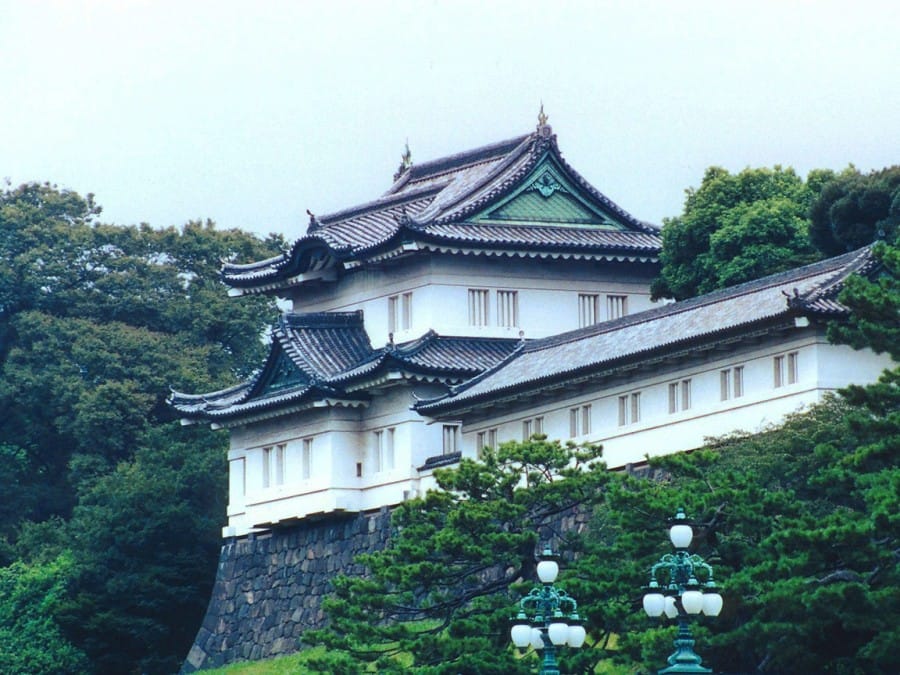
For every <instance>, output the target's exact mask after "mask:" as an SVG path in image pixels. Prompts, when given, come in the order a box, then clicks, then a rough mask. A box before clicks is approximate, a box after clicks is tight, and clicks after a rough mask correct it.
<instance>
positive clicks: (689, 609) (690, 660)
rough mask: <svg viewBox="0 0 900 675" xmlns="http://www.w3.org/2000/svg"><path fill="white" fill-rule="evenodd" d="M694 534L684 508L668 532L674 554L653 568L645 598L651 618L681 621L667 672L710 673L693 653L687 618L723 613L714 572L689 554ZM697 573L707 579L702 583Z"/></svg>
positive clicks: (664, 557) (696, 556)
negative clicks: (660, 617)
mask: <svg viewBox="0 0 900 675" xmlns="http://www.w3.org/2000/svg"><path fill="white" fill-rule="evenodd" d="M693 538H694V531H693V530H692V529H691V526H690V525H689V524H688V520H687V517H686V516H685V515H684V511H683V510H682V509H678V513H677V514H676V515H675V524H674V525H672V527H671V529H670V530H669V539H671V541H672V545H673V546H674V547H675V553H667V554H665V555H664V556H663V557H662V558H660V559H659V562H658V563H656V564H655V565H654V566H653V567H652V568H651V569H650V583H649V585H648V589H649V592H648V593H647V594H646V595H645V596H644V611H645V612H647V614H648V615H649V616H652V617H657V616H666V617H668V618H670V619H678V633H677V635H676V636H675V651H674V652H673V653H672V655H671V656H669V667H668V668H663V669H662V670H660V671H659V675H663V674H664V673H711V672H712V669H710V668H705V667H704V666H702V665H700V664H701V661H702V659H701V658H700V656H699V655H698V654H697V653H695V652H694V638H693V636H692V635H691V629H690V626H689V625H688V617H690V616H696V615H698V614H700V613H703V614H706V615H707V616H718V615H719V612H720V611H721V610H722V596H721V595H719V593H718V592H716V584H715V582H714V581H713V569H712V567H710V566H709V565H708V564H707V563H706V562H705V561H704V560H703V558H701V557H700V556H699V555H696V554H691V553H688V550H687V549H688V546H690V545H691V540H692V539H693ZM698 572H699V573H700V576H701V577H702V578H703V579H704V583H703V584H701V583H700V581H699V580H698V579H697V576H698Z"/></svg>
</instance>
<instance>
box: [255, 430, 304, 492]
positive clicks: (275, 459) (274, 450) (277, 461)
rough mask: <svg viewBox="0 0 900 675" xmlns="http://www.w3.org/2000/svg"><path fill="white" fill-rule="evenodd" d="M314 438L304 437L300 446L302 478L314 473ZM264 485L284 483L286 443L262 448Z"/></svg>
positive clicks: (266, 486) (270, 485)
mask: <svg viewBox="0 0 900 675" xmlns="http://www.w3.org/2000/svg"><path fill="white" fill-rule="evenodd" d="M312 449H313V439H311V438H304V439H303V443H302V445H301V447H300V478H301V479H303V480H306V479H307V478H309V477H310V476H311V475H312ZM262 460H263V466H262V486H263V487H264V488H269V487H277V486H279V485H284V477H285V473H286V469H287V446H286V445H285V444H284V443H280V444H278V445H271V446H268V447H265V448H263V449H262Z"/></svg>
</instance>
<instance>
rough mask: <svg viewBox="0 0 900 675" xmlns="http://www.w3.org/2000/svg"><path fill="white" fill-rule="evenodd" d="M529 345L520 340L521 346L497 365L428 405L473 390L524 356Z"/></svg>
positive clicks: (450, 388)
mask: <svg viewBox="0 0 900 675" xmlns="http://www.w3.org/2000/svg"><path fill="white" fill-rule="evenodd" d="M527 344H528V342H527V341H525V340H519V344H517V345H516V347H515V349H513V350H512V351H511V352H510V353H509V354H507V355H506V356H505V357H503V358H502V359H500V360H499V361H497V363H495V364H494V365H493V366H491V367H490V368H486V369H484V370H482V371H481V372H480V373H478V375H476V376H475V377H472V378H470V379H468V380H466V381H465V382H463V383H461V384H458V385H452V386H450V387H449V391H448V393H447V395H446V396H442V397H440V398H439V399H432V401H429V402H428V403H436V402H437V401H438V400H444V399H446V398H449V397H453V396H456V395H457V394H461V393H462V392H464V391H466V390H467V389H471V388H472V387H474V386H475V385H476V384H478V383H479V382H481V381H482V380H484V379H485V378H487V377H488V376H489V375H493V374H494V373H495V372H496V371H498V370H500V369H501V368H504V367H505V366H506V365H507V364H508V363H510V362H511V361H513V360H514V359H516V358H518V357H519V355H520V354H523V353H524V352H525V346H526V345H527Z"/></svg>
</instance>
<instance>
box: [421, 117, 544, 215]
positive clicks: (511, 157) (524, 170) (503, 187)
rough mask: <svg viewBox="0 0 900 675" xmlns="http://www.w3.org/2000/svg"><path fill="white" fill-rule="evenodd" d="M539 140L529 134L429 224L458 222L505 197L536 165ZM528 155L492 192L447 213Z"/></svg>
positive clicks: (536, 136)
mask: <svg viewBox="0 0 900 675" xmlns="http://www.w3.org/2000/svg"><path fill="white" fill-rule="evenodd" d="M541 140H542V138H541V137H540V136H538V135H537V134H535V133H532V134H529V135H528V136H526V137H525V138H524V140H523V141H522V143H520V144H519V145H518V146H516V147H515V148H514V149H513V150H512V151H511V152H510V153H509V154H508V155H507V156H506V157H505V158H504V160H503V161H502V162H500V163H499V164H497V166H495V167H494V168H493V169H491V171H489V172H488V174H487V175H486V176H484V177H483V178H482V179H481V180H480V181H478V183H476V184H475V185H474V186H473V187H471V188H470V189H469V190H466V191H465V192H464V193H463V194H461V195H459V196H458V197H457V198H456V199H454V200H453V201H451V202H450V203H449V204H447V205H445V206H444V207H442V208H441V212H442V213H444V214H446V215H442V216H439V217H437V218H433V219H432V220H431V223H430V224H434V225H442V224H444V223H447V222H452V221H455V220H459V219H460V218H464V217H466V216H468V215H470V214H471V213H473V212H475V211H478V210H479V209H482V208H484V207H485V206H486V205H487V204H490V203H492V202H494V201H496V200H497V199H500V198H502V197H503V196H505V195H506V194H507V193H508V192H509V190H510V189H511V188H512V186H514V185H515V184H516V183H517V182H519V181H520V180H521V179H522V178H524V177H525V176H526V175H528V172H529V171H531V170H532V169H533V168H534V167H535V166H536V165H537V162H538V160H539V159H540V155H541V152H540V150H541ZM526 152H527V153H530V154H531V156H530V157H529V159H528V161H527V162H525V164H523V165H522V166H521V167H520V168H519V169H518V170H517V171H514V172H513V173H512V174H510V175H509V176H507V178H506V179H505V180H503V181H502V182H501V183H500V184H499V185H497V186H496V187H495V188H494V189H493V190H490V191H489V192H488V193H487V194H485V195H482V196H481V197H479V198H478V199H476V200H475V201H473V202H470V203H469V204H467V205H466V206H464V207H463V208H462V209H460V210H459V211H457V212H456V213H448V211H452V210H453V207H454V206H456V205H457V204H459V203H460V202H462V201H464V200H465V199H467V198H469V197H471V196H472V195H473V194H475V193H476V192H478V191H479V190H481V189H482V188H483V187H485V186H486V185H487V184H489V183H490V182H491V181H492V180H494V179H495V178H497V176H499V175H501V174H502V173H503V172H504V171H506V170H507V169H508V168H509V166H510V165H511V164H513V163H514V162H516V161H518V160H519V159H520V158H521V157H522V155H523V154H525V153H526Z"/></svg>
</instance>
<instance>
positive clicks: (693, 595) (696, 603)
mask: <svg viewBox="0 0 900 675" xmlns="http://www.w3.org/2000/svg"><path fill="white" fill-rule="evenodd" d="M681 606H682V607H684V611H685V612H687V613H688V614H699V613H700V611H701V610H702V609H703V593H701V592H700V591H685V592H684V593H682V594H681Z"/></svg>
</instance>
